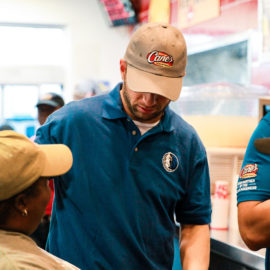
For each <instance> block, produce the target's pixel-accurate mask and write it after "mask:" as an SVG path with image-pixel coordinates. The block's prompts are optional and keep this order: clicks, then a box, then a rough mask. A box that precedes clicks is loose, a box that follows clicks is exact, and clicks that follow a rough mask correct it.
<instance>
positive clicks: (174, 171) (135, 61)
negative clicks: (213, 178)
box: [36, 23, 211, 270]
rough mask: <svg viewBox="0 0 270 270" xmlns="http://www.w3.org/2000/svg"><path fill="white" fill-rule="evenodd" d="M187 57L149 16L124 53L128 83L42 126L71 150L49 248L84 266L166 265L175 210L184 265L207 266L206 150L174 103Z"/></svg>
mask: <svg viewBox="0 0 270 270" xmlns="http://www.w3.org/2000/svg"><path fill="white" fill-rule="evenodd" d="M186 58H187V53H186V43H185V40H184V38H183V36H182V34H181V32H180V31H179V30H178V29H176V28H175V27H172V26H171V25H168V24H161V23H149V24H145V25H143V26H142V27H140V28H139V29H138V30H137V31H136V32H135V33H134V34H133V36H132V38H131V40H130V42H129V45H128V47H127V50H126V53H125V57H124V59H122V60H121V61H120V72H121V76H122V80H123V83H120V84H119V85H117V86H116V87H115V88H114V89H113V90H112V91H111V92H110V93H109V94H106V95H101V96H96V97H91V98H86V99H83V100H80V101H75V102H71V103H69V104H67V105H66V106H64V107H63V108H62V109H60V110H58V111H57V112H55V113H53V114H52V115H51V116H50V117H49V118H48V120H47V122H46V123H45V124H44V125H43V126H42V127H41V128H40V129H39V130H38V132H37V140H36V141H37V142H38V143H64V144H66V145H68V146H69V147H70V148H71V149H72V153H73V157H74V163H73V167H72V169H71V170H70V172H69V173H67V174H66V175H64V176H63V177H61V178H62V179H61V181H56V182H55V200H54V205H53V212H52V219H51V227H50V233H49V238H48V242H47V249H48V251H50V252H51V253H53V254H55V255H57V256H59V257H61V258H64V259H66V260H67V261H70V262H72V263H73V264H75V265H77V266H78V267H80V268H82V269H84V270H85V269H91V270H93V269H106V270H110V269H111V270H116V269H117V270H121V269H123V270H127V269H128V270H133V269H134V270H138V269H140V270H143V269H145V270H154V269H155V270H165V269H166V270H168V269H171V268H172V264H173V257H174V245H173V239H174V235H175V219H176V220H177V221H178V222H179V223H180V224H181V230H180V235H181V244H180V250H181V261H182V266H183V269H196V270H198V269H201V270H204V269H208V265H209V249H210V236H209V223H210V216H211V202H210V180H209V171H208V163H207V157H206V152H205V149H204V146H203V145H202V143H201V141H200V139H199V137H198V135H197V134H196V132H195V131H194V129H193V128H192V127H191V126H190V125H189V124H187V123H186V122H185V121H184V120H183V119H182V118H181V117H180V116H178V115H176V114H175V113H174V112H173V111H172V110H170V109H169V107H168V104H169V103H170V101H171V100H176V99H177V98H178V97H179V95H180V91H181V87H182V79H183V76H184V75H185V67H186Z"/></svg>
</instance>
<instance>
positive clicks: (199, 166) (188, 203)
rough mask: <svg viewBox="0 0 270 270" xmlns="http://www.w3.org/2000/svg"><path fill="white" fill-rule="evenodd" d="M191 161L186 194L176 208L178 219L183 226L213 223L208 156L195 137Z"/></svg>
mask: <svg viewBox="0 0 270 270" xmlns="http://www.w3.org/2000/svg"><path fill="white" fill-rule="evenodd" d="M191 153H192V154H191V157H190V160H189V163H190V167H189V176H188V181H187V186H186V193H185V196H184V198H183V200H181V201H180V202H179V204H178V205H177V208H176V219H177V221H178V222H179V223H183V224H197V225H203V224H209V223H210V222H211V193H210V176H209V168H208V161H207V155H206V151H205V148H204V146H203V145H202V143H201V141H200V140H199V138H198V137H196V136H195V137H194V140H193V143H192V147H191Z"/></svg>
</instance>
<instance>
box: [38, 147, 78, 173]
mask: <svg viewBox="0 0 270 270" xmlns="http://www.w3.org/2000/svg"><path fill="white" fill-rule="evenodd" d="M39 147H40V149H41V151H42V152H43V153H44V154H45V161H44V168H43V171H42V173H41V176H45V177H53V176H58V175H62V174H64V173H66V172H67V171H68V170H69V169H70V168H71V166H72V162H73V158H72V153H71V151H70V149H69V148H68V147H67V146H66V145H64V144H46V145H44V144H41V145H39Z"/></svg>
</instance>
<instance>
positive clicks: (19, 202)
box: [14, 193, 27, 215]
mask: <svg viewBox="0 0 270 270" xmlns="http://www.w3.org/2000/svg"><path fill="white" fill-rule="evenodd" d="M14 207H15V209H16V210H17V211H18V212H19V213H20V214H21V215H24V214H25V209H27V199H26V195H25V194H24V193H21V194H19V195H17V196H16V198H15V200H14Z"/></svg>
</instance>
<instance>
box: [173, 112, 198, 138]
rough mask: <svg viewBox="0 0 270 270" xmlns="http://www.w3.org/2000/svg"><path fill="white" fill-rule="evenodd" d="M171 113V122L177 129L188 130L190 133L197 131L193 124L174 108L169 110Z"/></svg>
mask: <svg viewBox="0 0 270 270" xmlns="http://www.w3.org/2000/svg"><path fill="white" fill-rule="evenodd" d="M169 113H170V118H171V124H172V125H173V126H174V128H175V129H176V130H177V131H179V132H181V133H183V132H187V133H190V134H196V133H197V132H196V130H195V129H194V127H193V126H192V125H191V124H189V123H188V122H187V121H186V120H185V119H184V118H183V117H182V116H181V115H179V114H177V113H176V112H175V111H173V110H172V109H170V110H169Z"/></svg>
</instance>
